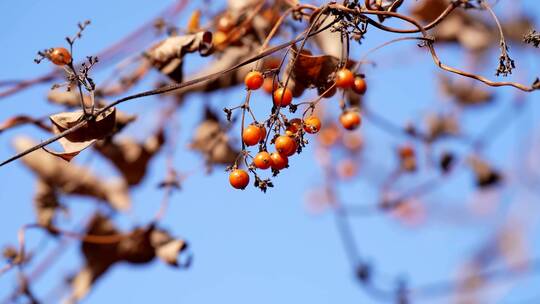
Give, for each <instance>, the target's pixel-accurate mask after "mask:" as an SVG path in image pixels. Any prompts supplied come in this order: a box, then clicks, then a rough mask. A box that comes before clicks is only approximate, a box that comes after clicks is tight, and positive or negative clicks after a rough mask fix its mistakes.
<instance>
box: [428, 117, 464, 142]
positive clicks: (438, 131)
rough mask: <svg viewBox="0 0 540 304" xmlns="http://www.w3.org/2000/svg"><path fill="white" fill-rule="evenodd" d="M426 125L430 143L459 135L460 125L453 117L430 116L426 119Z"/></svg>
mask: <svg viewBox="0 0 540 304" xmlns="http://www.w3.org/2000/svg"><path fill="white" fill-rule="evenodd" d="M426 125H427V132H426V136H427V138H428V140H430V141H434V140H436V139H438V138H441V137H445V136H453V135H457V134H458V133H459V124H458V121H457V119H456V117H455V116H453V115H445V114H429V115H428V116H427V117H426Z"/></svg>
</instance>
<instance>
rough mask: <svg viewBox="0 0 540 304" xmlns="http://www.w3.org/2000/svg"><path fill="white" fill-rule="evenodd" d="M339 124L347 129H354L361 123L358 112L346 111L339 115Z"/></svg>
mask: <svg viewBox="0 0 540 304" xmlns="http://www.w3.org/2000/svg"><path fill="white" fill-rule="evenodd" d="M339 121H340V122H341V125H343V127H344V128H345V129H347V130H354V129H356V128H358V126H360V124H361V123H362V118H361V117H360V113H358V112H355V111H347V112H345V113H343V114H341V116H339Z"/></svg>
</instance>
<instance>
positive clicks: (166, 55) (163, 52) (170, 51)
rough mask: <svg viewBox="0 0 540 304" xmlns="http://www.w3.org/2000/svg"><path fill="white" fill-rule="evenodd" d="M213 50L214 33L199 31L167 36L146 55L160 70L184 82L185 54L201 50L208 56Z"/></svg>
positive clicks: (202, 54) (173, 78) (201, 52)
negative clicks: (183, 65)
mask: <svg viewBox="0 0 540 304" xmlns="http://www.w3.org/2000/svg"><path fill="white" fill-rule="evenodd" d="M211 51H212V33H211V32H199V33H196V34H190V35H183V36H174V37H170V38H167V39H165V40H163V41H161V42H159V43H158V44H156V45H154V46H153V47H152V48H150V49H149V50H148V51H147V52H146V53H145V56H146V58H147V59H148V60H149V61H150V62H151V64H152V65H153V66H154V67H155V68H157V69H158V70H159V71H160V72H162V73H163V74H165V75H167V76H169V77H170V78H171V79H172V80H174V81H177V82H182V78H183V73H182V64H183V59H184V55H186V54H187V53H194V52H199V54H201V56H207V55H210V53H211Z"/></svg>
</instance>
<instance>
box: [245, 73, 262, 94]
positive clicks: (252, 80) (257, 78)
mask: <svg viewBox="0 0 540 304" xmlns="http://www.w3.org/2000/svg"><path fill="white" fill-rule="evenodd" d="M263 82H264V77H263V74H262V73H261V72H259V71H251V72H249V73H247V75H246V77H245V78H244V83H245V84H246V87H247V88H248V89H250V90H257V89H259V88H260V87H261V86H262V85H263Z"/></svg>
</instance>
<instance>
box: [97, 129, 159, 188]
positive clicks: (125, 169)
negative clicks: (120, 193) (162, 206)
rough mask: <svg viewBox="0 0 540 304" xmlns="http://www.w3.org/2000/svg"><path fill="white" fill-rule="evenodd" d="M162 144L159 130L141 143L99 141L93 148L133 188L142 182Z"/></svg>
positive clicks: (126, 139)
mask: <svg viewBox="0 0 540 304" xmlns="http://www.w3.org/2000/svg"><path fill="white" fill-rule="evenodd" d="M164 143H165V136H164V134H163V130H159V131H158V132H157V133H156V134H155V135H153V136H151V137H150V138H148V139H147V140H146V141H145V142H143V143H139V142H136V141H135V140H133V139H129V138H125V139H120V140H116V141H112V140H106V141H99V142H98V143H97V144H96V145H95V146H94V147H95V149H96V150H97V151H98V152H99V153H101V155H103V156H104V157H106V158H107V159H109V160H110V161H111V162H112V163H113V164H114V165H115V166H116V168H117V169H118V170H119V171H120V173H122V176H123V177H124V179H125V180H126V182H127V183H128V185H130V186H133V185H137V184H139V183H140V182H141V181H142V179H143V178H144V176H145V175H146V168H147V167H148V163H149V162H150V160H151V159H152V157H153V156H154V155H155V154H156V153H157V152H159V150H160V149H161V147H162V146H163V144H164Z"/></svg>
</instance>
